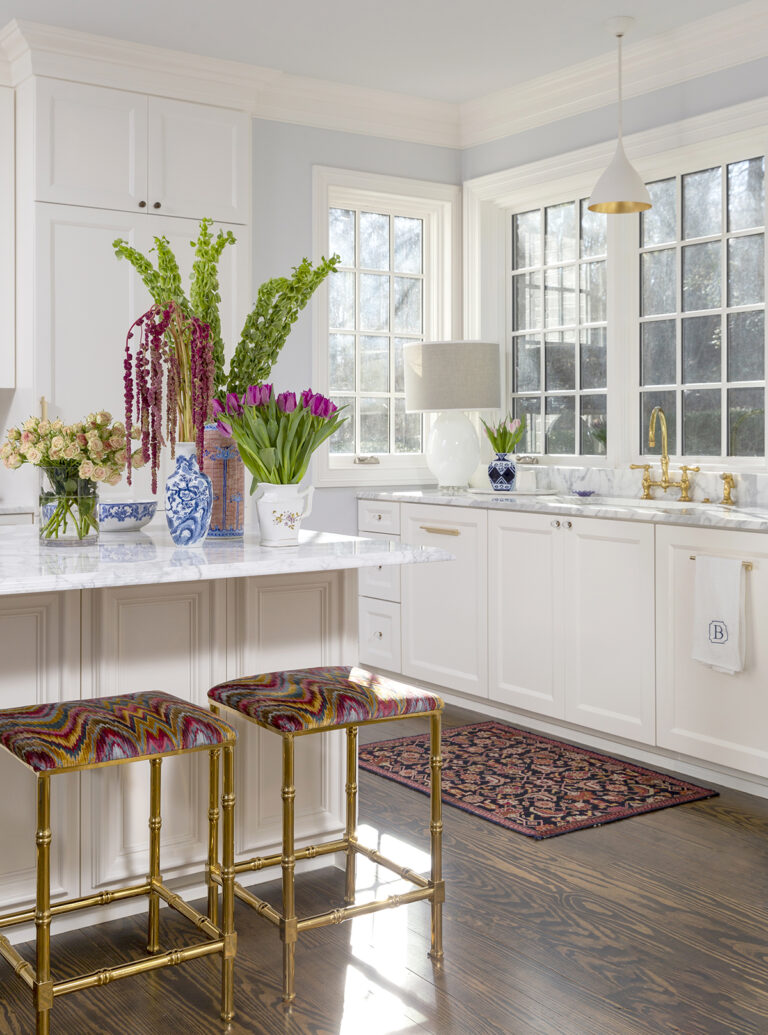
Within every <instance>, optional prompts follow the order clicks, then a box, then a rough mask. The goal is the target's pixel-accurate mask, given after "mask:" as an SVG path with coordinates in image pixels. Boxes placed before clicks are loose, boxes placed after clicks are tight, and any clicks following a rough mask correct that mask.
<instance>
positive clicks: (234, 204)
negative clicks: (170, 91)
mask: <svg viewBox="0 0 768 1035" xmlns="http://www.w3.org/2000/svg"><path fill="white" fill-rule="evenodd" d="M25 89H26V90H34V119H35V130H34V139H35V200H36V201H46V202H54V203H57V204H65V205H81V206H89V207H92V208H104V209H117V210H121V211H129V212H141V213H145V214H155V215H157V214H162V215H170V216H185V217H188V218H190V219H195V220H199V219H201V218H202V217H203V216H210V217H211V218H212V219H216V220H220V221H222V222H231V223H247V222H248V219H249V211H250V199H249V195H248V191H249V169H250V153H249V151H250V123H249V119H248V116H247V115H246V114H245V113H244V112H239V111H234V110H230V109H227V108H217V107H213V106H212V105H205V104H191V103H189V102H186V101H175V100H169V99H167V98H161V97H148V96H147V95H146V94H142V93H138V92H137V93H133V92H131V91H126V90H113V89H106V88H104V87H99V86H89V85H85V84H82V83H72V82H66V81H63V80H58V79H47V78H44V77H37V78H35V79H34V80H33V81H32V82H31V83H30V84H29V85H27V86H25Z"/></svg>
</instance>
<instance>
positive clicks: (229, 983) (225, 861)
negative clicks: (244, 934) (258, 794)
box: [211, 744, 236, 1021]
mask: <svg viewBox="0 0 768 1035" xmlns="http://www.w3.org/2000/svg"><path fill="white" fill-rule="evenodd" d="M211 754H213V752H211ZM217 754H218V752H217ZM211 764H213V763H211ZM221 812H222V833H223V845H222V865H221V891H222V895H221V909H222V928H221V933H222V934H223V935H224V952H223V954H222V964H221V1019H222V1020H223V1021H231V1020H232V1018H233V1017H234V1016H235V1008H234V974H235V950H236V938H235V751H234V748H233V746H232V745H231V744H228V745H227V746H226V747H225V748H224V790H223V794H222V797H221Z"/></svg>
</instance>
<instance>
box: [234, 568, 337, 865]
mask: <svg viewBox="0 0 768 1035" xmlns="http://www.w3.org/2000/svg"><path fill="white" fill-rule="evenodd" d="M353 585H354V584H353V583H349V582H348V580H346V579H345V578H344V576H343V573H341V572H324V573H321V574H317V575H306V574H305V575H282V576H278V577H274V578H271V577H264V578H252V579H238V580H237V582H236V584H235V585H234V587H233V595H234V600H233V613H234V614H235V615H236V616H237V620H236V623H233V631H234V633H235V635H236V637H237V641H236V647H235V650H234V651H233V657H234V666H233V671H231V672H229V673H228V678H235V677H236V676H242V675H248V674H249V673H258V672H275V671H282V670H286V669H292V668H308V667H313V666H316V665H342V664H350V663H352V662H354V660H355V659H354V658H350V657H348V656H347V647H348V641H347V637H346V636H345V635H344V634H343V633H342V621H343V619H342V615H344V614H345V613H347V608H348V607H349V604H350V603H352V604H353V605H354V597H353V599H352V601H349V600H347V599H346V596H347V594H348V593H349V592H350V591H352V592H353ZM227 719H228V720H232V721H233V725H235V726H236V728H237V731H238V738H239V739H238V749H237V769H236V782H237V786H238V787H239V788H243V790H242V792H238V794H239V797H238V806H237V812H236V840H237V852H238V855H243V856H245V857H249V856H251V855H253V854H254V853H256V852H258V853H261V852H263V851H265V850H266V849H267V848H269V847H270V846H275V845H277V844H278V843H279V841H280V837H281V830H282V826H281V824H282V802H281V800H280V792H279V783H280V778H279V773H280V766H281V762H280V752H281V744H280V737H279V735H278V734H276V733H272V732H271V731H268V730H263V729H260V728H259V727H258V726H255V725H254V724H253V723H252V722H247V721H245V720H239V719H238V718H236V717H235V718H234V719H233V717H232V716H231V715H227ZM343 740H344V734H343V733H342V734H337V733H331V734H328V733H324V734H318V735H316V736H306V737H296V738H295V786H296V803H295V808H296V837H297V839H301V838H306V837H307V836H308V835H309V834H310V832H311V833H312V834H313V836H316V835H317V834H318V833H323V832H331V831H338V830H340V829H341V828H342V827H343V823H344V820H343V785H344V779H343V769H342V765H343V762H342V760H343Z"/></svg>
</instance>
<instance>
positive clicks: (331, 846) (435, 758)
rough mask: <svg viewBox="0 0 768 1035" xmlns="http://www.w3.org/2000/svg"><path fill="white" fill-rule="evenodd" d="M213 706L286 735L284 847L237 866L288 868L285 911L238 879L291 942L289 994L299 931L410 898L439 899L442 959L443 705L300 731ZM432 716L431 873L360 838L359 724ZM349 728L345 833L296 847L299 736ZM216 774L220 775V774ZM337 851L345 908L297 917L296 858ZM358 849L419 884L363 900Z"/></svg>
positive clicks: (433, 950)
mask: <svg viewBox="0 0 768 1035" xmlns="http://www.w3.org/2000/svg"><path fill="white" fill-rule="evenodd" d="M210 708H211V711H212V712H213V713H214V714H215V715H218V714H219V713H220V711H224V712H230V713H231V715H232V716H237V717H239V718H240V719H243V718H246V719H248V720H249V721H250V722H253V723H254V724H255V725H257V726H261V727H262V729H266V730H269V731H270V732H272V733H277V734H278V735H279V736H280V738H281V740H282V789H281V796H282V800H283V843H282V851H281V852H279V853H275V854H274V855H267V856H261V857H257V858H254V859H250V860H248V861H245V862H239V863H237V864H236V865H235V867H234V873H235V874H237V873H246V872H252V871H256V870H264V869H267V868H268V867H270V866H278V865H279V866H280V867H281V869H282V885H283V895H282V911H280V912H279V911H278V910H277V909H275V908H274V907H273V906H271V905H270V904H269V903H268V902H265V901H264V900H263V899H261V898H259V897H258V896H257V895H254V894H253V892H251V891H248V889H247V888H244V887H243V886H242V885H241V884H240V883H238V882H237V881H235V882H234V893H235V895H236V897H237V898H239V899H240V900H241V901H243V902H246V903H247V904H248V905H249V906H251V907H252V908H253V909H255V910H256V912H257V913H258V914H259V915H260V916H262V917H264V919H265V920H268V921H269V922H270V923H271V924H272V925H273V926H274V927H277V928H278V929H279V931H280V937H281V939H282V942H283V1000H284V1001H285V1002H291V1001H292V1000H293V999H294V998H295V996H296V979H295V962H294V959H295V952H296V941H297V938H298V935H299V934H300V932H302V931H311V930H314V929H315V928H318V927H325V926H327V925H328V924H340V923H343V922H344V921H345V920H352V919H354V918H355V917H358V916H365V915H366V914H367V913H377V912H379V911H380V910H382V909H392V908H394V907H396V906H401V905H407V904H408V903H409V902H419V901H422V900H427V901H429V902H430V904H431V922H430V949H429V953H428V955H429V956H430V957H431V958H432V959H433V960H436V961H440V960H442V958H443V903H444V902H445V881H444V880H443V875H442V869H443V816H442V797H441V794H442V776H441V774H442V767H443V759H442V755H441V747H440V732H441V712H440V711H439V710H437V711H430V712H417V713H410V714H406V715H393V716H391V717H387V718H383V719H371V720H368V721H366V722H358V723H339V724H338V725H331V726H322V727H319V728H317V729H307V730H300V731H296V732H295V733H281V732H280V731H278V730H275V729H274V727H272V726H269V725H267V724H266V723H263V722H258V720H256V719H251V718H250V717H249V716H246V715H243V713H242V712H239V711H237V710H235V709H230V708H227V707H226V706H225V705H222V704H219V703H218V702H217V703H213V702H210ZM418 718H425V719H429V728H430V824H429V831H430V860H431V869H430V876H429V878H426V877H422V876H421V875H420V874H417V873H414V871H413V870H410V869H408V867H406V866H400V865H399V864H398V863H396V862H393V861H392V860H391V859H387V858H386V857H385V856H383V855H381V854H380V853H379V852H377V851H375V850H374V849H372V848H367V847H365V846H364V845H361V844H359V842H358V839H357V729H358V726H370V725H373V724H378V723H380V722H396V721H397V720H398V719H418ZM341 729H346V731H347V750H346V763H347V764H346V784H345V794H346V824H345V831H344V836H343V837H340V838H338V839H336V840H334V841H325V842H323V843H321V844H317V845H309V846H307V847H306V848H300V849H296V847H295V845H294V800H295V797H296V789H295V787H294V765H293V761H294V759H293V755H294V752H293V748H294V738H295V737H300V736H307V735H310V734H313V733H328V732H330V731H332V730H341ZM212 778H213V777H212ZM335 852H344V853H345V854H346V867H345V881H344V884H345V896H344V900H345V903H346V905H345V906H344V907H343V908H339V909H331V910H329V911H328V912H325V913H318V914H316V915H315V916H310V917H306V918H304V919H300V918H299V917H297V916H296V905H295V870H296V863H297V862H298V861H299V860H301V859H315V858H317V857H319V856H322V855H332V854H333V853H335ZM358 855H362V856H365V858H367V859H370V860H372V861H373V862H374V863H376V864H377V865H378V866H383V867H385V869H388V870H392V871H393V872H394V873H396V874H398V875H399V876H400V877H402V878H404V879H405V880H407V881H410V882H411V883H412V884H415V885H416V887H415V889H414V890H413V891H407V892H405V893H404V894H402V895H389V896H387V897H386V898H381V899H375V900H374V901H372V902H365V903H362V904H360V905H355V871H356V867H355V863H356V859H357V856H358ZM225 874H226V869H225V868H224V867H219V866H218V863H217V862H215V861H214V860H212V861H211V865H210V877H211V880H212V882H213V883H214V884H215V885H216V886H218V885H221V886H222V887H223V886H224V881H225ZM209 912H210V914H211V916H214V915H215V905H213V904H209Z"/></svg>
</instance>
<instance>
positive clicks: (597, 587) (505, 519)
mask: <svg viewBox="0 0 768 1035" xmlns="http://www.w3.org/2000/svg"><path fill="white" fill-rule="evenodd" d="M488 522H489V528H488V536H489V549H488V571H489V651H490V697H491V698H492V699H493V700H497V701H501V702H503V703H504V704H508V705H511V706H513V707H516V708H525V709H527V710H529V711H533V712H536V713H538V714H540V715H549V716H552V717H554V718H561V719H566V720H567V721H569V722H573V723H578V724H580V725H582V726H587V727H589V728H591V729H595V730H600V731H601V732H604V733H611V734H614V735H616V736H622V737H627V738H630V739H632V740H637V741H641V742H644V743H653V740H654V624H653V623H654V615H653V526H652V525H641V524H635V523H631V522H627V521H606V520H602V519H590V518H568V517H563V516H549V515H545V514H524V513H519V512H507V513H503V512H502V513H498V512H494V513H491V514H489V519H488Z"/></svg>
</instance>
